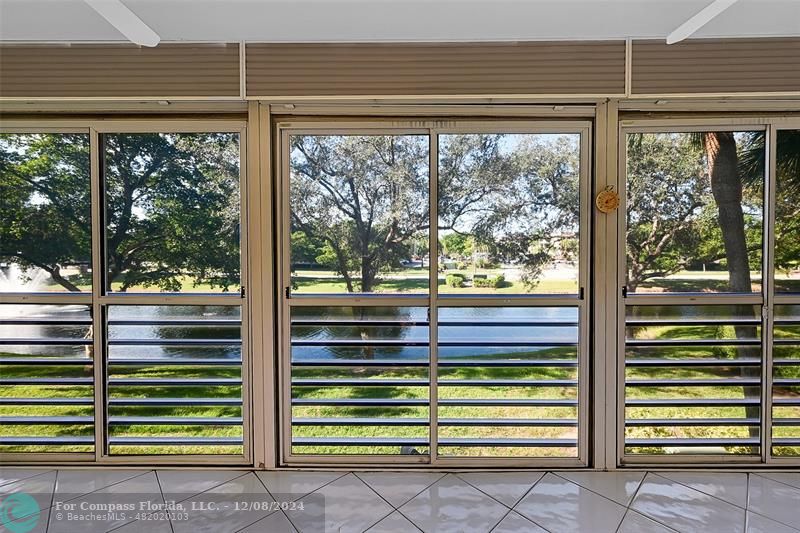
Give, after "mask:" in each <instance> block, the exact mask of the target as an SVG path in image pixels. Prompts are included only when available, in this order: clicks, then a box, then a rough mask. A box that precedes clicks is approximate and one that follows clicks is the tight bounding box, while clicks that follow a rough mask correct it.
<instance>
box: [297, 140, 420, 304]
mask: <svg viewBox="0 0 800 533" xmlns="http://www.w3.org/2000/svg"><path fill="white" fill-rule="evenodd" d="M289 142H290V148H289V150H290V178H289V179H290V193H289V194H290V199H289V211H290V217H291V220H290V227H291V228H290V229H291V238H290V242H291V269H292V274H291V276H292V288H291V290H292V292H294V293H328V294H330V293H399V292H407V293H424V292H427V291H428V284H429V283H428V268H429V265H430V256H429V253H428V232H429V227H430V222H429V220H428V218H429V216H428V213H429V200H428V198H429V194H428V190H429V176H428V174H429V172H428V170H429V165H428V160H429V147H428V137H427V136H426V135H293V136H291V137H290V141H289Z"/></svg>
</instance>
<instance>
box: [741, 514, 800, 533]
mask: <svg viewBox="0 0 800 533" xmlns="http://www.w3.org/2000/svg"><path fill="white" fill-rule="evenodd" d="M747 512H748V513H751V514H755V515H758V516H760V517H761V518H766V519H768V520H772V521H773V522H777V523H779V524H781V525H783V526H786V527H788V528H789V529H793V530H795V531H797V532H800V529H797V528H796V527H794V526H790V525H789V524H787V523H786V522H781V521H780V520H777V519H775V518H772V517H771V516H767V515H765V514H762V513H757V512H755V511H747Z"/></svg>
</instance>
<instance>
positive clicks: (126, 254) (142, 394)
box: [99, 124, 246, 456]
mask: <svg viewBox="0 0 800 533" xmlns="http://www.w3.org/2000/svg"><path fill="white" fill-rule="evenodd" d="M160 126H162V127H159V128H153V129H142V130H139V131H131V129H130V128H124V129H122V130H121V131H118V130H115V129H114V128H106V129H105V130H104V131H103V132H101V134H100V137H99V141H100V147H101V156H102V166H101V175H102V178H103V180H102V187H103V189H102V190H103V206H102V207H103V217H104V221H105V223H104V225H103V237H104V238H103V240H102V242H101V246H102V250H103V252H104V253H103V259H104V263H103V280H102V286H103V289H104V292H103V296H102V299H103V300H102V301H103V306H102V309H101V313H102V317H103V320H104V328H105V329H104V333H105V355H106V359H105V369H106V374H105V376H104V377H105V379H106V412H107V416H108V420H107V424H108V437H107V442H106V443H105V444H106V446H107V453H108V454H109V455H111V456H116V455H146V454H159V455H174V454H181V455H183V454H212V455H225V454H230V455H242V454H243V453H244V448H243V447H244V430H243V426H244V420H245V409H244V403H243V398H244V394H243V376H244V375H245V372H244V371H243V368H245V367H244V366H243V357H242V354H243V339H244V338H246V337H245V335H243V324H242V315H243V314H244V313H243V312H242V305H243V301H242V293H241V288H242V281H241V280H242V254H241V239H242V235H241V231H240V228H241V226H242V222H241V193H240V182H241V178H240V176H241V154H240V143H241V135H242V132H241V126H239V128H238V129H236V130H229V131H219V130H216V131H212V130H209V131H196V130H195V131H192V130H189V131H180V130H178V131H175V130H171V129H170V128H169V124H162V125H160ZM162 128H163V129H162Z"/></svg>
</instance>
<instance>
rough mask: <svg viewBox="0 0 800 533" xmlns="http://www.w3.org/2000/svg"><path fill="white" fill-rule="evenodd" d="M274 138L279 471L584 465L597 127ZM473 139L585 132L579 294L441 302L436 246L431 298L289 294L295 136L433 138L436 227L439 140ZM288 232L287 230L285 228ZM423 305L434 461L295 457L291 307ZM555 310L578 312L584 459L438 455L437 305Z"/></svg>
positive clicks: (422, 126) (437, 126) (431, 126)
mask: <svg viewBox="0 0 800 533" xmlns="http://www.w3.org/2000/svg"><path fill="white" fill-rule="evenodd" d="M273 128H274V132H275V133H274V137H275V151H274V162H275V169H276V170H275V174H276V175H275V181H276V186H275V187H276V194H275V196H276V198H275V211H276V221H277V222H278V224H277V227H278V231H277V232H276V241H277V244H278V246H277V248H276V251H275V257H276V266H277V275H276V279H277V291H276V296H277V299H278V302H277V304H278V305H277V330H278V336H279V341H278V351H277V355H276V359H277V364H278V380H277V387H278V389H279V392H278V394H279V408H278V449H277V456H278V465H279V466H311V465H321V466H325V465H328V466H330V465H336V466H345V465H352V466H364V465H378V464H384V465H392V466H398V467H423V468H431V467H432V468H437V467H438V468H448V467H464V466H467V467H542V468H545V467H547V468H550V467H586V466H588V465H589V462H590V458H591V456H592V455H591V450H590V448H591V445H592V443H591V441H590V433H589V424H590V420H589V416H590V412H591V406H590V394H591V390H590V389H591V387H592V385H591V372H592V371H591V369H590V364H589V363H590V361H589V358H590V356H589V345H590V342H591V339H590V334H591V332H590V329H591V328H590V325H589V320H590V309H591V305H592V298H591V293H592V291H591V289H590V286H591V285H590V280H591V270H592V268H593V264H592V263H593V260H592V258H591V257H590V250H591V247H592V236H591V226H592V211H591V202H592V199H591V191H592V176H593V168H592V162H593V143H594V138H593V128H594V124H593V121H592V120H591V119H590V118H585V119H580V118H575V117H572V118H570V119H565V120H554V119H552V118H542V119H536V118H530V117H526V118H525V119H513V118H505V119H500V118H489V119H486V120H480V119H471V118H463V119H460V118H454V119H449V120H436V119H433V118H431V117H427V118H420V119H419V120H414V119H413V118H411V119H410V118H408V117H403V118H402V119H397V118H394V119H393V118H379V117H368V118H365V119H363V120H360V121H359V120H354V119H343V120H337V119H335V118H327V117H326V119H325V120H310V119H309V118H307V117H303V118H300V119H298V120H297V121H296V122H295V121H290V120H286V119H285V118H283V117H276V120H274V121H273ZM469 133H475V134H480V133H510V134H513V133H519V134H546V133H562V134H579V135H580V142H579V149H580V169H579V180H580V182H579V187H580V200H579V201H580V223H579V232H580V233H579V235H580V249H579V254H580V259H579V265H580V266H579V275H578V282H579V283H578V284H579V287H578V292H576V293H575V294H554V295H550V294H527V295H526V294H522V295H502V296H494V295H479V294H477V295H464V296H459V295H447V294H441V295H440V294H438V253H433V248H431V252H432V253H431V254H430V257H431V264H430V267H429V285H428V293H427V294H424V293H420V294H414V295H410V294H409V295H406V294H386V295H384V294H358V293H354V294H352V295H348V294H347V293H344V294H290V292H289V290H288V289H289V288H290V287H291V265H290V260H291V243H290V241H289V236H290V235H289V234H290V232H289V230H288V228H289V227H290V225H289V222H290V214H289V210H290V204H289V198H290V196H289V190H290V183H289V182H290V156H289V137H290V136H292V135H314V134H316V135H336V134H342V135H345V134H347V135H359V134H360V135H365V134H373V135H404V134H406V135H427V136H429V149H430V152H429V154H430V155H429V195H428V196H429V198H428V199H429V202H430V209H429V216H430V219H431V220H432V221H438V218H439V217H438V184H439V182H438V165H439V153H438V147H439V142H438V137H439V135H447V134H469ZM281 228H282V229H281ZM429 243H431V244H430V245H431V246H435V245H436V244H435V243H438V223H431V224H430V230H429ZM330 305H338V306H395V307H397V306H399V307H411V306H416V307H419V306H422V307H428V308H429V316H430V318H429V326H428V327H429V343H430V351H429V374H428V375H429V398H430V400H431V401H430V402H429V416H430V421H429V422H430V423H429V450H430V453H429V455H423V456H404V455H397V456H383V455H371V456H370V455H329V456H324V455H311V454H309V455H305V454H302V455H300V454H294V453H292V449H291V448H292V444H291V438H292V420H291V419H292V404H291V366H292V365H291V346H290V343H291V331H290V328H291V317H290V315H291V307H294V306H304V307H305V306H314V307H316V306H323V307H324V306H330ZM479 306H486V307H528V306H529V307H555V306H569V307H577V308H578V309H579V311H578V313H579V331H578V335H579V346H578V365H579V366H578V372H579V385H578V390H577V398H578V415H577V420H578V437H577V446H578V455H577V456H576V457H574V458H569V457H568V458H561V457H533V458H529V457H523V458H509V457H486V458H484V457H463V456H439V455H438V449H437V441H438V431H437V421H438V413H437V403H438V402H436V401H435V399H436V398H438V392H437V380H438V375H437V367H438V364H437V356H436V346H437V344H438V335H437V330H438V328H437V327H435V326H434V325H435V324H437V323H438V312H437V311H438V308H439V307H479Z"/></svg>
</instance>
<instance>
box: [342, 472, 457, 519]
mask: <svg viewBox="0 0 800 533" xmlns="http://www.w3.org/2000/svg"><path fill="white" fill-rule="evenodd" d="M433 473H435V472H433ZM353 474H354V475H355V476H356V477H357V478H358V479H361V477H360V476H359V475H358V474H356V473H355V472H353ZM445 477H447V473H444V474H442V475H440V476H439V477H438V478H437V479H435V480H434V481H433V483H431V484H430V485H428V486H427V487H425V488H424V489H422V490H421V491H419V492H418V493H416V494H414V495H413V496H412V497H411V498H409V499H408V500H406V501H404V502H403V503H402V504H401V505H399V506H398V507H394V505H392V504H391V502H389V501H387V500H386V499H384V501H386V503H388V504H389V505H391V506H392V507H394V510H395V511H397V512H398V513H400V516H402V517H403V518H405V519H406V520H408V521H409V523H410V524H411V525H413V526H414V527H415V528H417V529H418V530H419V531H423V530H422V528H421V527H419V526H418V525H417V523H416V522H414V521H413V520H412V519H411V517H410V516H408V515H406V514H405V513H404V512H403V511H401V510H400V507H403V506H404V505H406V504H407V503H409V502H410V501H411V500H413V499H414V498H416V497H417V496H419V495H420V494H422V493H423V492H425V491H426V490H428V489H429V488H431V487H433V486H434V485H436V484H437V483H439V482H440V481H441V480H443V479H444V478H445ZM361 481H364V480H363V479H362V480H361ZM364 484H365V485H367V486H368V487H369V488H370V490H372V492H374V493H376V494H377V493H378V491H377V490H375V489H373V488H372V487H371V486H370V484H369V483H367V482H366V481H364ZM378 496H380V494H378ZM378 523H380V522H378ZM376 525H377V524H376ZM370 527H375V526H374V525H373V526H370Z"/></svg>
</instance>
